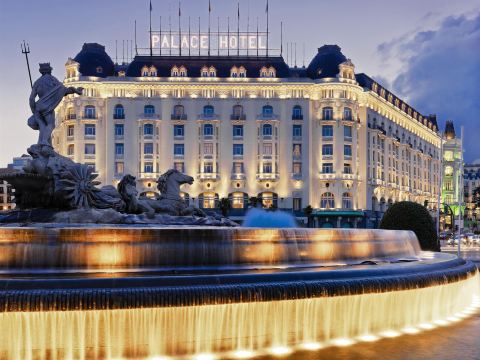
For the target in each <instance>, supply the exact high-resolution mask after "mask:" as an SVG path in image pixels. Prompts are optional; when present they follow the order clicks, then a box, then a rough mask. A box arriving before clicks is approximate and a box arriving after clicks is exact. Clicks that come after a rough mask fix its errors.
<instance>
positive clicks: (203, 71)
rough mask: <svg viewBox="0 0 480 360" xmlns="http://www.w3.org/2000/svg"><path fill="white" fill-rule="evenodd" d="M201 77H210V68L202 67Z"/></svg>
mask: <svg viewBox="0 0 480 360" xmlns="http://www.w3.org/2000/svg"><path fill="white" fill-rule="evenodd" d="M200 75H201V77H208V67H206V66H204V67H202V70H201V72H200Z"/></svg>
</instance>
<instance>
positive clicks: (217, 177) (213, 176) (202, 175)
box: [197, 172, 220, 181]
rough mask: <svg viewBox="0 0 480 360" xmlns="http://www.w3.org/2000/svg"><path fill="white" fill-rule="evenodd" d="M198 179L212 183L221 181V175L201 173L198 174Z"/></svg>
mask: <svg viewBox="0 0 480 360" xmlns="http://www.w3.org/2000/svg"><path fill="white" fill-rule="evenodd" d="M197 178H198V179H199V180H202V181H203V180H210V181H217V180H220V174H219V173H214V172H212V173H209V172H201V173H198V174H197Z"/></svg>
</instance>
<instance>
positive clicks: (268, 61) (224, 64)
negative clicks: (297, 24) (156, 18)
mask: <svg viewBox="0 0 480 360" xmlns="http://www.w3.org/2000/svg"><path fill="white" fill-rule="evenodd" d="M152 65H153V66H155V68H156V69H157V76H159V77H169V76H171V70H172V67H174V66H177V67H180V66H182V65H183V66H184V67H185V68H186V69H187V72H188V76H190V77H200V76H201V70H202V68H203V67H205V66H207V67H210V66H213V67H214V68H215V69H216V70H217V77H220V78H226V77H230V71H231V69H232V67H234V66H236V67H237V68H238V67H240V66H243V67H244V68H245V69H246V71H247V76H246V77H252V78H258V77H259V76H260V69H261V68H262V67H264V66H265V67H267V68H268V67H270V66H273V67H274V68H275V71H276V76H277V77H279V78H288V77H289V76H290V71H289V67H288V65H287V64H286V63H285V61H284V60H283V57H281V56H269V57H266V56H259V57H256V56H236V55H232V56H140V55H138V56H136V57H135V59H134V60H133V61H132V62H131V63H130V65H129V66H128V69H127V74H126V75H127V76H132V77H138V76H141V71H142V68H143V67H144V66H147V67H150V66H152Z"/></svg>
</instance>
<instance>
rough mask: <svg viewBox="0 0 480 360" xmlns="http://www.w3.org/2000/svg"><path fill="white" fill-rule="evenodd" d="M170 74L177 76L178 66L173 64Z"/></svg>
mask: <svg viewBox="0 0 480 360" xmlns="http://www.w3.org/2000/svg"><path fill="white" fill-rule="evenodd" d="M170 76H172V77H176V76H178V68H177V67H176V66H174V67H173V68H172V70H171V71H170Z"/></svg>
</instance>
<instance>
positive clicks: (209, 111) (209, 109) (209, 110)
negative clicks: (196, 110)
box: [203, 105, 215, 117]
mask: <svg viewBox="0 0 480 360" xmlns="http://www.w3.org/2000/svg"><path fill="white" fill-rule="evenodd" d="M214 110H215V109H214V108H213V106H212V105H205V106H204V107H203V116H205V117H211V116H213V113H214Z"/></svg>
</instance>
